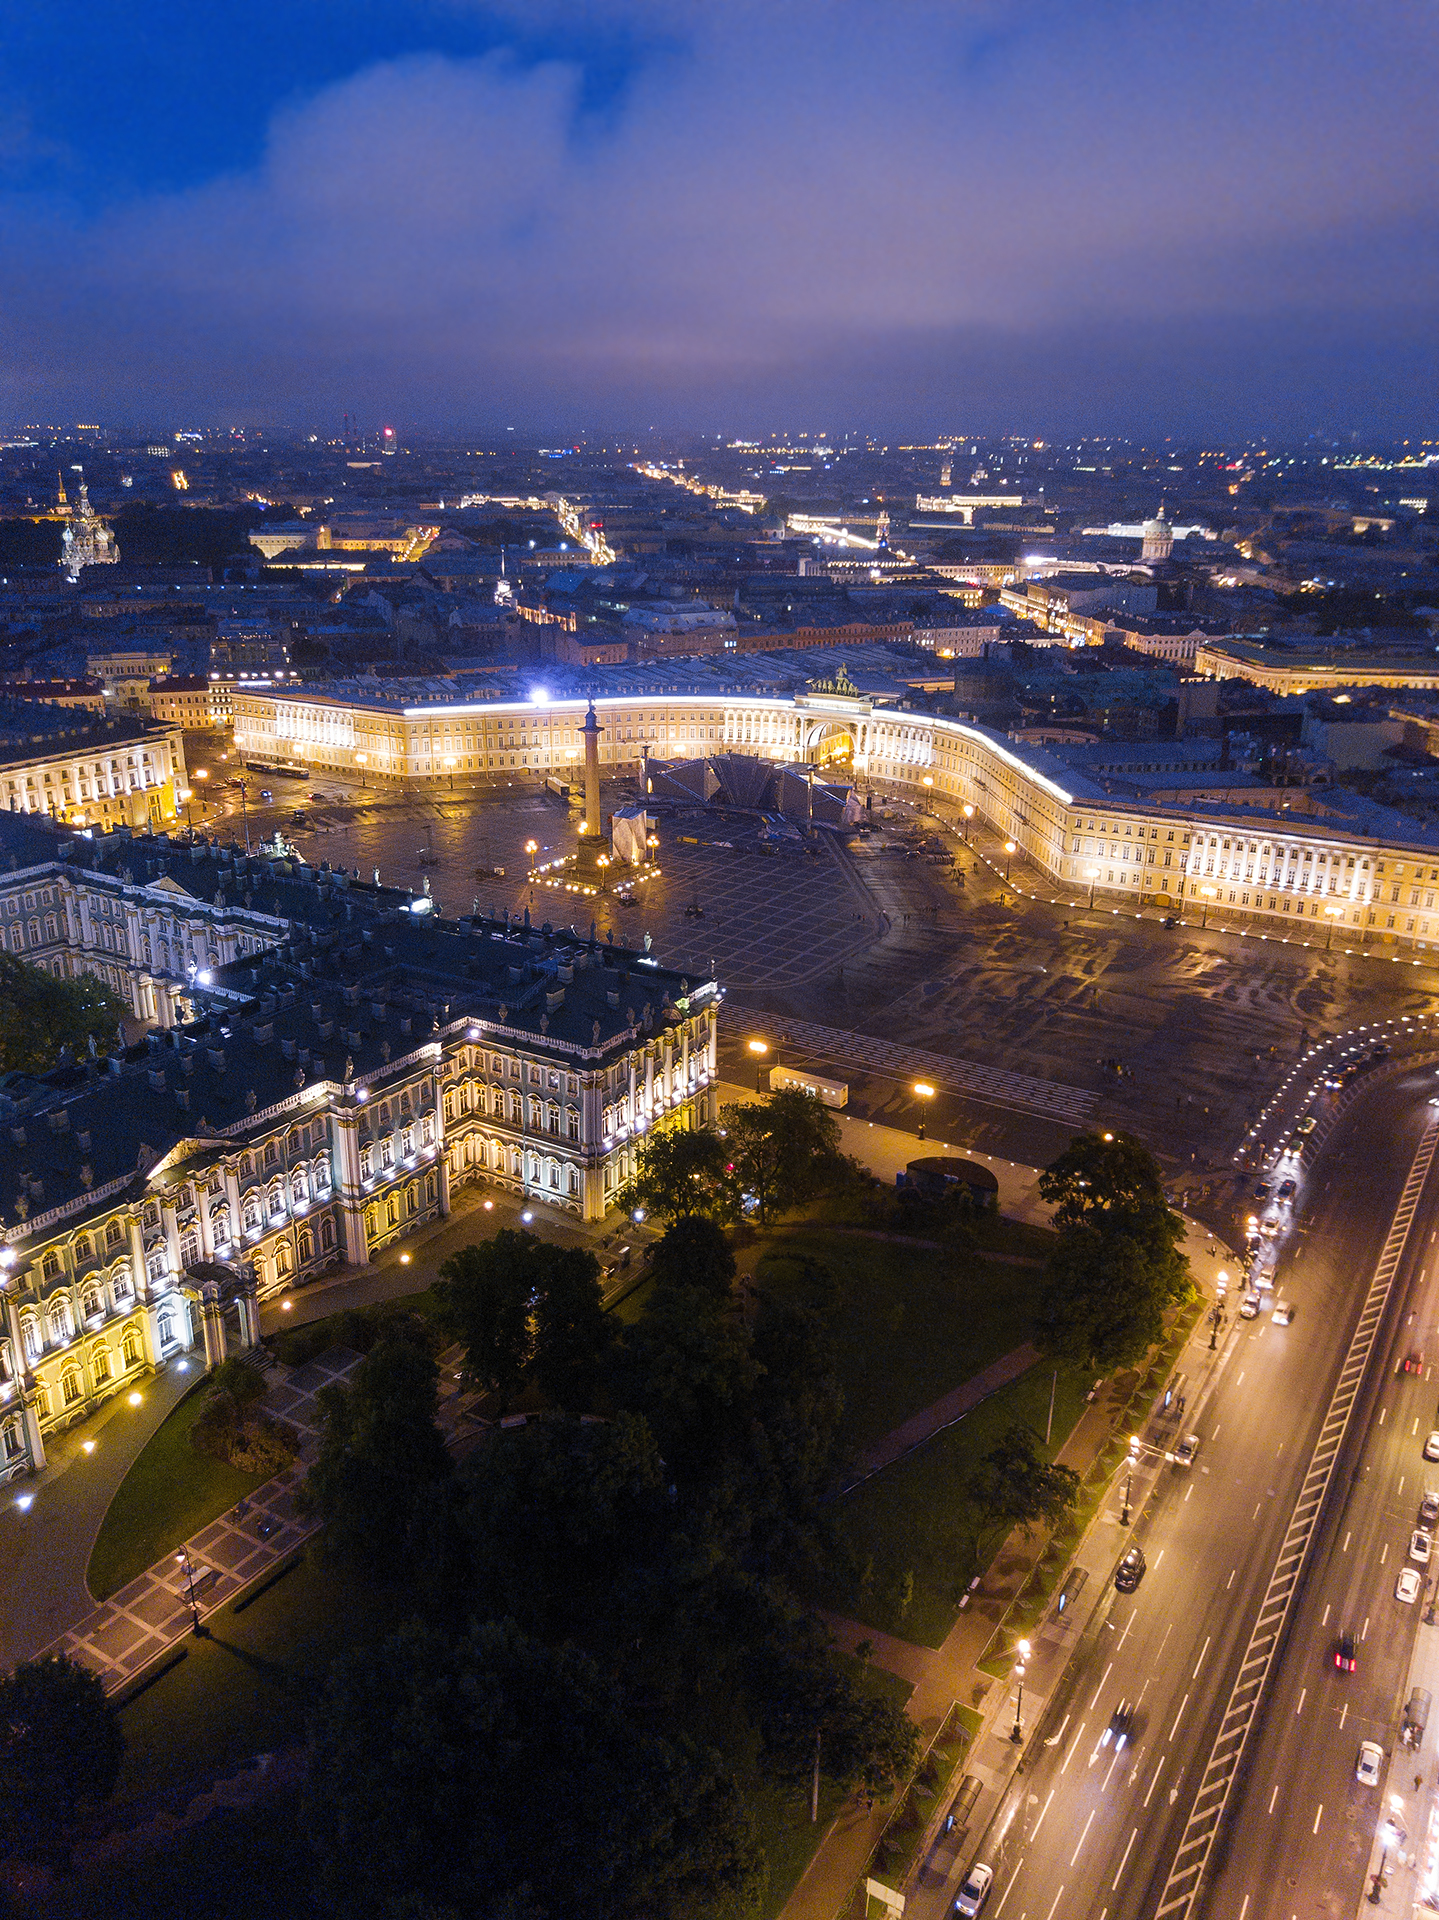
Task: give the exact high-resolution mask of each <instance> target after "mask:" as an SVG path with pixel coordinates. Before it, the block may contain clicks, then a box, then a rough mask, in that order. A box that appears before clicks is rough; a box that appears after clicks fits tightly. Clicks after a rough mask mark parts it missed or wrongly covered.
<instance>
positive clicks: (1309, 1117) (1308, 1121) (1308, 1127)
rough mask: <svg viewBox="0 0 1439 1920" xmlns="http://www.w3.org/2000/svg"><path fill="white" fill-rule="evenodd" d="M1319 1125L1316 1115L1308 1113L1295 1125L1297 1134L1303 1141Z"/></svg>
mask: <svg viewBox="0 0 1439 1920" xmlns="http://www.w3.org/2000/svg"><path fill="white" fill-rule="evenodd" d="M1318 1124H1319V1122H1318V1121H1317V1120H1316V1119H1315V1118H1314V1115H1313V1114H1312V1113H1306V1114H1305V1116H1304V1118H1303V1119H1302V1120H1296V1121H1295V1123H1294V1131H1295V1134H1296V1135H1297V1136H1298V1137H1299V1138H1301V1139H1302V1138H1303V1137H1304V1136H1305V1135H1306V1134H1310V1133H1313V1131H1314V1129H1315V1127H1317V1126H1318Z"/></svg>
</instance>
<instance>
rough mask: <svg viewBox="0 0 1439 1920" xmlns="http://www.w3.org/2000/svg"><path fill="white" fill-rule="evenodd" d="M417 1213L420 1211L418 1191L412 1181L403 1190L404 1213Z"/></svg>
mask: <svg viewBox="0 0 1439 1920" xmlns="http://www.w3.org/2000/svg"><path fill="white" fill-rule="evenodd" d="M419 1211H420V1189H419V1188H418V1187H417V1186H416V1185H415V1182H414V1181H413V1180H412V1181H411V1182H410V1184H409V1186H407V1187H406V1188H405V1212H406V1213H408V1214H411V1215H413V1214H416V1213H418V1212H419Z"/></svg>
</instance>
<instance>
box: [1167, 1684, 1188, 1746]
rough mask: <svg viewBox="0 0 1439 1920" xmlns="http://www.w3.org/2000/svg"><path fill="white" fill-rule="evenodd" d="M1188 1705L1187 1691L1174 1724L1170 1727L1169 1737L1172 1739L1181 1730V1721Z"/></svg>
mask: <svg viewBox="0 0 1439 1920" xmlns="http://www.w3.org/2000/svg"><path fill="white" fill-rule="evenodd" d="M1188 1705H1189V1695H1188V1694H1187V1693H1186V1694H1185V1696H1184V1698H1183V1699H1182V1700H1181V1701H1180V1703H1179V1711H1178V1713H1176V1714H1175V1716H1174V1725H1173V1726H1172V1727H1171V1728H1170V1729H1169V1737H1170V1739H1171V1740H1172V1739H1173V1738H1174V1736H1175V1734H1176V1733H1178V1731H1179V1723H1180V1721H1181V1720H1182V1719H1183V1718H1184V1709H1185V1708H1186V1707H1187V1706H1188Z"/></svg>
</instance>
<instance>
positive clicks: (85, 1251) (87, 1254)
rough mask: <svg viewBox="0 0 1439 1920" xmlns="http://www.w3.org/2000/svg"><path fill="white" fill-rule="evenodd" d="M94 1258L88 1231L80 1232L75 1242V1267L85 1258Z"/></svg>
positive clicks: (81, 1263)
mask: <svg viewBox="0 0 1439 1920" xmlns="http://www.w3.org/2000/svg"><path fill="white" fill-rule="evenodd" d="M94 1258H95V1255H94V1251H93V1249H92V1247H91V1244H90V1236H89V1234H88V1233H82V1234H81V1235H80V1237H79V1239H78V1240H77V1241H76V1242H75V1265H76V1266H77V1267H78V1266H81V1265H83V1264H84V1262H85V1261H86V1260H93V1259H94Z"/></svg>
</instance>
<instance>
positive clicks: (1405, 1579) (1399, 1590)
mask: <svg viewBox="0 0 1439 1920" xmlns="http://www.w3.org/2000/svg"><path fill="white" fill-rule="evenodd" d="M1423 1591H1424V1582H1423V1580H1422V1579H1421V1578H1420V1576H1419V1575H1418V1574H1417V1573H1416V1572H1415V1571H1414V1569H1413V1567H1405V1568H1404V1569H1403V1570H1402V1571H1401V1573H1400V1575H1399V1578H1398V1579H1397V1580H1396V1581H1395V1582H1394V1598H1395V1599H1396V1600H1402V1601H1403V1603H1404V1605H1405V1606H1406V1607H1412V1606H1413V1604H1414V1602H1415V1601H1416V1600H1417V1599H1418V1598H1419V1596H1420V1594H1421V1593H1422V1592H1423Z"/></svg>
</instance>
